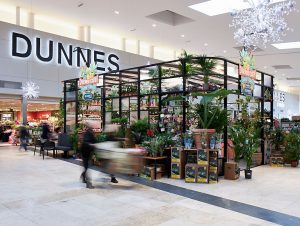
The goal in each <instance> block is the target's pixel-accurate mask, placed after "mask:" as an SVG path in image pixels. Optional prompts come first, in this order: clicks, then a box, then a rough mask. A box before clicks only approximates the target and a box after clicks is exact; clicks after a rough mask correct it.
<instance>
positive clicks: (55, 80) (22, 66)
mask: <svg viewBox="0 0 300 226" xmlns="http://www.w3.org/2000/svg"><path fill="white" fill-rule="evenodd" d="M12 32H18V33H22V34H24V35H26V36H28V37H29V38H30V39H31V40H32V43H33V46H34V41H33V40H34V39H35V37H40V38H41V46H42V48H43V49H42V52H43V50H44V51H45V52H46V53H45V54H47V53H48V49H47V48H46V47H47V45H48V41H49V40H52V41H54V46H56V43H57V42H61V43H63V44H65V45H69V44H72V45H73V48H74V47H76V46H79V47H82V48H89V49H91V50H98V51H103V52H105V53H106V54H110V53H114V54H116V55H117V56H118V57H119V58H120V59H119V62H118V63H119V66H120V69H126V68H130V67H136V66H142V65H146V64H147V63H156V62H158V60H154V59H151V58H148V57H143V56H140V55H136V54H131V53H127V52H124V51H120V50H116V49H111V48H108V47H103V46H99V45H95V44H91V43H86V42H82V41H78V40H75V39H70V38H66V37H61V36H58V35H54V34H49V33H46V32H41V31H37V30H33V29H30V28H25V27H20V26H16V25H13V24H9V23H5V22H0V49H1V51H0V68H1V70H0V80H6V81H16V82H23V83H24V82H26V81H27V80H29V79H31V80H33V81H34V82H36V83H37V84H38V85H39V87H40V96H41V97H53V98H60V97H61V96H62V83H61V81H63V80H67V79H72V78H76V77H78V75H79V68H77V67H76V66H74V65H76V53H73V58H74V60H73V61H74V63H73V67H71V66H68V65H66V64H65V65H64V64H61V65H59V64H58V63H57V51H56V50H55V48H54V58H53V60H52V61H51V62H49V63H44V62H41V61H38V60H37V59H36V56H35V54H33V53H32V54H31V56H30V57H28V58H26V59H23V58H18V57H12V56H11V49H12V41H11V33H12ZM45 48H46V50H45ZM32 51H33V52H34V51H35V47H33V50H32ZM1 93H2V94H4V93H8V94H17V93H16V90H8V89H5V90H4V89H1V88H0V94H1ZM18 94H19V93H18Z"/></svg>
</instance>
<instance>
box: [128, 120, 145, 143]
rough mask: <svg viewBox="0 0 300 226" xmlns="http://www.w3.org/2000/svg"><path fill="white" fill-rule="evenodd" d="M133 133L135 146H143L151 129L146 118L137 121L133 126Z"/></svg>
mask: <svg viewBox="0 0 300 226" xmlns="http://www.w3.org/2000/svg"><path fill="white" fill-rule="evenodd" d="M130 128H131V132H132V135H133V136H134V139H135V144H138V145H139V144H141V143H142V141H143V138H144V137H146V135H147V130H148V129H149V124H148V121H147V119H146V118H144V119H140V120H137V121H135V122H134V123H133V124H132V125H131V127H130Z"/></svg>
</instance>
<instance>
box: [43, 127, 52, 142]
mask: <svg viewBox="0 0 300 226" xmlns="http://www.w3.org/2000/svg"><path fill="white" fill-rule="evenodd" d="M50 133H51V131H50V129H49V125H48V124H47V123H44V124H43V125H42V135H41V142H42V143H45V142H46V141H48V140H49V138H50Z"/></svg>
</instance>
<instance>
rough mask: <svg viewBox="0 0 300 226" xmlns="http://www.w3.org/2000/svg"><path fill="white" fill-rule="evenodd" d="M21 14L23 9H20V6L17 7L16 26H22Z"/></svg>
mask: <svg viewBox="0 0 300 226" xmlns="http://www.w3.org/2000/svg"><path fill="white" fill-rule="evenodd" d="M20 14H21V8H20V6H17V7H16V25H19V26H20V25H21V19H20V18H21V16H20Z"/></svg>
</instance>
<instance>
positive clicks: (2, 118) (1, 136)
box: [0, 97, 59, 143]
mask: <svg viewBox="0 0 300 226" xmlns="http://www.w3.org/2000/svg"><path fill="white" fill-rule="evenodd" d="M58 110H59V103H58V100H56V101H55V100H52V101H48V102H47V101H29V102H28V103H27V126H29V128H31V129H33V130H34V129H35V128H38V126H39V125H40V124H41V123H43V122H47V123H48V124H50V125H53V127H55V126H56V124H57V121H58V116H57V113H58ZM22 124H23V118H22V100H21V97H19V98H17V97H15V98H12V99H9V98H5V99H0V142H9V143H14V142H17V138H18V135H17V132H16V131H17V128H18V127H19V126H20V125H22Z"/></svg>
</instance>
